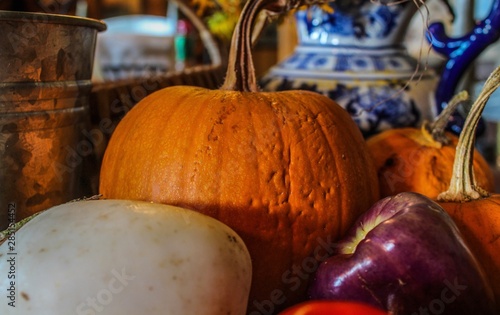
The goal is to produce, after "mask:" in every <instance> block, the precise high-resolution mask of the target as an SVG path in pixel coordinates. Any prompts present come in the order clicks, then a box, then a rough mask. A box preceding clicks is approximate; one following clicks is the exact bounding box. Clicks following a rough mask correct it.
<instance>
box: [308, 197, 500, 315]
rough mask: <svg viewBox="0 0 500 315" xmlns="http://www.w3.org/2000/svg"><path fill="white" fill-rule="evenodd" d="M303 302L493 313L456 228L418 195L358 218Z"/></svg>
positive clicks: (403, 311) (457, 314) (409, 313)
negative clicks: (317, 301)
mask: <svg viewBox="0 0 500 315" xmlns="http://www.w3.org/2000/svg"><path fill="white" fill-rule="evenodd" d="M499 272H500V271H499ZM309 295H310V298H311V299H315V300H318V299H327V300H351V301H359V302H365V303H368V304H372V305H374V306H376V307H379V308H383V309H385V310H387V311H389V313H390V314H393V315H420V314H425V315H426V314H443V315H444V314H450V315H451V314H453V315H461V314H464V315H465V314H466V315H489V314H495V312H494V303H495V302H494V300H493V294H492V291H491V288H490V286H489V284H488V281H487V278H486V277H485V274H484V273H483V270H482V267H481V266H480V264H479V263H478V261H477V260H476V259H475V257H474V256H473V255H472V253H471V252H470V250H469V249H468V247H467V245H466V244H465V242H464V240H463V238H462V236H461V234H460V232H459V231H458V228H457V227H456V225H455V223H454V222H453V220H452V219H451V217H450V216H449V215H448V214H447V213H446V212H445V211H444V210H443V208H441V206H439V205H438V204H437V203H435V202H434V201H432V200H431V199H429V198H427V197H425V196H423V195H420V194H416V193H401V194H398V195H396V196H392V197H387V198H384V199H382V200H380V201H379V202H377V203H376V204H375V205H374V206H373V207H372V208H371V209H370V210H368V211H367V212H366V213H365V214H363V215H362V216H361V217H360V218H359V219H358V220H357V221H356V222H355V224H354V225H353V226H352V227H351V229H350V230H349V231H348V232H347V234H346V236H345V237H344V238H343V239H342V240H341V241H340V242H339V243H338V244H337V246H336V253H335V254H334V255H332V256H331V257H329V258H328V259H327V260H325V261H324V262H322V263H321V264H320V266H319V267H318V269H317V270H316V272H315V275H314V279H313V280H312V282H311V284H310V288H309Z"/></svg>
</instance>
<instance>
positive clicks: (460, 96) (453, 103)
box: [422, 90, 469, 146]
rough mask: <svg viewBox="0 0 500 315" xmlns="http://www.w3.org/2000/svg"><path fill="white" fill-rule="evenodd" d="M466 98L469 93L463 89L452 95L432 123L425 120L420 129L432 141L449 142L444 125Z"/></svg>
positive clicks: (443, 143)
mask: <svg viewBox="0 0 500 315" xmlns="http://www.w3.org/2000/svg"><path fill="white" fill-rule="evenodd" d="M468 99H469V93H467V91H465V90H464V91H461V92H459V93H457V94H456V95H455V96H453V98H452V99H451V100H450V101H449V102H448V104H447V105H446V107H445V108H444V109H443V111H441V113H440V114H439V115H438V116H437V117H436V119H435V120H434V121H433V122H432V123H428V122H427V121H425V122H424V123H423V125H422V131H423V132H424V134H426V135H429V136H430V137H431V138H432V140H433V141H436V142H438V143H440V144H441V146H443V145H447V144H448V143H450V139H449V138H448V137H447V136H446V134H445V129H446V126H447V125H448V122H449V120H450V117H451V115H452V114H453V113H454V112H455V111H456V109H457V107H458V105H460V104H461V103H462V102H465V101H467V100H468Z"/></svg>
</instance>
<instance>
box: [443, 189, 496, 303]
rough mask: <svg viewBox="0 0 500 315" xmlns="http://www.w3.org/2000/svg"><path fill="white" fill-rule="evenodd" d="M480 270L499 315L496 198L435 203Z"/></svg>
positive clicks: (492, 196)
mask: <svg viewBox="0 0 500 315" xmlns="http://www.w3.org/2000/svg"><path fill="white" fill-rule="evenodd" d="M439 204H440V205H441V206H442V207H443V209H445V210H446V212H448V214H449V215H450V216H451V217H452V218H453V220H454V221H455V223H456V224H457V226H458V228H459V230H460V232H462V234H463V236H464V239H465V241H466V242H467V245H469V248H470V249H471V251H472V252H473V254H474V255H475V256H476V257H477V259H478V260H479V262H480V263H481V265H482V266H483V267H484V269H485V271H486V274H487V275H488V279H489V281H490V284H491V286H492V288H493V292H494V294H495V300H496V303H497V310H498V312H500V195H499V194H493V195H491V196H489V197H486V198H483V199H477V200H470V201H467V202H463V203H460V202H439Z"/></svg>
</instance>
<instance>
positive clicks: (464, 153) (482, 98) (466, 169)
mask: <svg viewBox="0 0 500 315" xmlns="http://www.w3.org/2000/svg"><path fill="white" fill-rule="evenodd" d="M499 85H500V67H498V68H496V69H495V70H494V71H493V72H492V73H491V75H490V76H489V77H488V79H487V80H486V82H485V83H484V86H483V89H482V91H481V93H480V94H479V96H478V98H477V99H476V101H475V102H474V104H472V107H471V109H470V111H469V114H468V115H467V118H466V120H465V124H464V128H463V130H462V133H461V134H460V137H459V138H458V144H457V149H456V153H455V161H454V163H453V176H452V178H451V181H450V186H449V188H448V190H447V191H446V192H443V193H441V194H440V195H439V196H438V201H447V202H465V201H469V200H475V199H480V198H484V197H488V196H489V193H488V192H487V191H485V190H484V189H482V188H480V187H478V186H477V183H476V179H475V178H474V170H473V167H472V161H473V157H474V145H475V135H476V129H477V125H478V123H479V120H480V119H481V115H482V113H483V110H484V107H485V106H486V103H487V102H488V100H489V98H490V96H491V94H493V92H495V90H496V89H497V88H498V86H499Z"/></svg>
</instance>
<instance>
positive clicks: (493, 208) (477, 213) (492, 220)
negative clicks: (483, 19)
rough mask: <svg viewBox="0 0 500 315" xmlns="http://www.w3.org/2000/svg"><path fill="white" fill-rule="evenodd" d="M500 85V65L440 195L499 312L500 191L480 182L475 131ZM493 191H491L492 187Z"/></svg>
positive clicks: (460, 142) (488, 83) (468, 126)
mask: <svg viewBox="0 0 500 315" xmlns="http://www.w3.org/2000/svg"><path fill="white" fill-rule="evenodd" d="M499 85H500V67H499V68H497V69H496V70H495V71H494V72H493V73H492V74H491V75H490V77H489V78H488V80H487V81H486V83H485V85H484V88H483V90H482V92H481V94H480V95H479V97H478V99H477V100H476V102H475V103H474V104H473V106H472V108H471V110H470V112H469V114H468V116H467V119H466V121H465V125H464V129H463V130H462V133H461V134H460V138H459V140H458V145H457V154H456V156H455V160H454V164H453V176H452V178H451V181H450V184H449V188H448V190H447V191H445V192H443V193H442V194H440V195H439V196H438V197H437V201H438V202H439V203H440V205H441V206H442V207H443V208H444V209H445V210H446V211H447V212H448V213H449V214H450V215H451V217H452V218H453V219H454V220H455V222H456V224H457V226H458V227H459V229H460V230H461V232H462V233H463V235H464V237H465V240H466V241H467V243H468V245H469V247H470V249H471V250H472V252H473V253H474V254H475V255H476V257H477V258H478V260H479V261H480V263H481V264H482V265H483V267H484V268H485V270H486V273H487V275H488V277H489V279H490V280H491V285H492V287H493V291H494V294H495V298H496V302H497V308H498V313H500V194H491V193H489V192H488V191H487V190H484V189H482V188H481V187H480V185H479V184H478V179H479V178H478V174H475V173H474V169H473V168H472V161H473V157H474V154H475V152H474V150H473V148H474V141H475V130H476V128H477V124H478V121H479V118H480V117H481V114H482V112H483V109H484V106H485V105H486V103H487V101H488V99H489V97H490V96H491V94H492V93H493V92H494V91H495V90H496V88H497V87H498V86H499ZM490 191H491V190H490Z"/></svg>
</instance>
